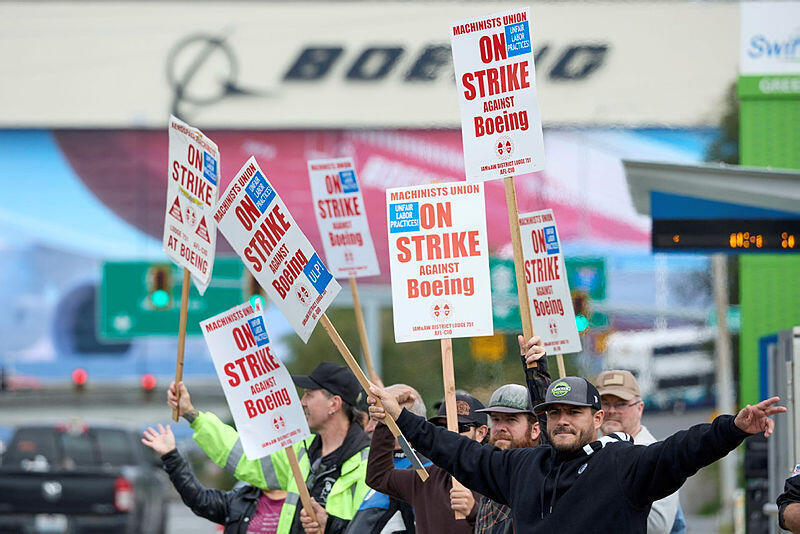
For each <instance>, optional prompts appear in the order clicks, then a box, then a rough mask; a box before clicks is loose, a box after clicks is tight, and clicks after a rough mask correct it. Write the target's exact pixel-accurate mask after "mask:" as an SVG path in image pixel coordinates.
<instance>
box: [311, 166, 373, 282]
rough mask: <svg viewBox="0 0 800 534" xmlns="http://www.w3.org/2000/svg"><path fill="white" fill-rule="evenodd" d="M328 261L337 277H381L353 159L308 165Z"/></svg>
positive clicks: (315, 207)
mask: <svg viewBox="0 0 800 534" xmlns="http://www.w3.org/2000/svg"><path fill="white" fill-rule="evenodd" d="M308 177H309V179H310V181H311V195H312V197H313V199H314V214H315V215H316V217H317V226H318V227H319V233H320V235H321V236H322V244H323V246H324V247H325V258H326V260H327V263H328V266H329V267H330V269H331V272H332V273H333V275H334V276H335V277H337V278H343V277H345V278H349V277H353V278H359V277H362V276H375V275H378V274H380V268H379V267H378V258H377V256H376V255H375V247H374V246H373V244H372V236H371V235H370V232H369V223H368V222H367V213H366V211H365V210H364V199H363V198H362V196H361V189H360V188H359V185H358V178H357V177H356V172H355V165H354V164H353V159H352V158H337V159H323V160H314V161H309V162H308Z"/></svg>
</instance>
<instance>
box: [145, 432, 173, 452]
mask: <svg viewBox="0 0 800 534" xmlns="http://www.w3.org/2000/svg"><path fill="white" fill-rule="evenodd" d="M142 434H143V435H144V437H143V438H142V443H144V444H145V445H147V446H148V447H150V448H151V449H153V450H154V451H156V452H157V453H158V454H160V455H161V456H164V455H165V454H167V453H168V452H171V451H173V450H175V436H174V435H173V434H172V429H171V428H170V427H169V425H167V428H164V427H163V426H162V425H158V432H156V430H155V429H153V427H151V426H149V427H147V430H145V431H144V432H143V433H142Z"/></svg>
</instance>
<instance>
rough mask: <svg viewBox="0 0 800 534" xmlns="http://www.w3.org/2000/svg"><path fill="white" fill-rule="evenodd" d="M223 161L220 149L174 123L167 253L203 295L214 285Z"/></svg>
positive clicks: (166, 218) (171, 125) (172, 120)
mask: <svg viewBox="0 0 800 534" xmlns="http://www.w3.org/2000/svg"><path fill="white" fill-rule="evenodd" d="M219 177H220V158H219V151H218V150H217V145H216V144H214V142H213V141H211V139H209V138H208V137H206V136H205V135H203V132H201V131H200V130H198V129H196V128H192V127H191V126H189V125H188V124H186V123H184V122H182V121H180V120H179V119H177V118H175V117H170V120H169V164H168V167H167V211H166V213H165V215H164V240H163V241H164V243H163V246H164V252H165V253H166V254H167V257H169V259H171V260H172V261H173V262H175V263H176V264H177V265H180V266H181V267H183V268H185V269H188V270H189V272H190V273H191V275H192V277H193V278H194V281H195V285H196V286H197V290H198V291H199V292H200V294H201V295H202V294H203V293H205V290H206V288H207V287H208V283H209V282H210V281H211V271H212V269H213V267H214V252H215V249H216V243H217V225H216V223H215V222H214V219H213V217H212V216H211V215H212V213H213V211H214V205H215V204H216V203H217V193H218V186H219Z"/></svg>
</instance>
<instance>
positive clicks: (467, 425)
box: [433, 421, 478, 434]
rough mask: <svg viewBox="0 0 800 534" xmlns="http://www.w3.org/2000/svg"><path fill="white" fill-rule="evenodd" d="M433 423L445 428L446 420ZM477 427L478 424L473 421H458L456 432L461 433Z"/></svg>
mask: <svg viewBox="0 0 800 534" xmlns="http://www.w3.org/2000/svg"><path fill="white" fill-rule="evenodd" d="M433 424H434V425H436V426H440V427H442V428H447V422H446V421H436V422H435V423H433ZM477 427H478V425H476V424H475V423H458V433H459V434H463V433H464V432H469V429H470V428H477Z"/></svg>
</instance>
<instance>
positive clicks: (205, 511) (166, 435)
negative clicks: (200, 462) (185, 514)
mask: <svg viewBox="0 0 800 534" xmlns="http://www.w3.org/2000/svg"><path fill="white" fill-rule="evenodd" d="M142 443H144V444H145V445H147V446H148V447H150V448H151V449H153V450H154V451H156V452H157V453H158V454H160V455H161V462H162V463H163V467H164V470H165V471H166V472H167V474H168V475H169V479H170V481H172V485H173V486H175V490H176V491H177V492H178V495H180V496H181V500H182V501H183V502H184V504H185V505H186V506H188V507H189V508H191V510H192V512H194V514H195V515H198V516H200V517H203V518H205V519H208V520H209V521H213V522H214V523H217V524H219V525H223V526H224V527H225V530H224V532H226V533H230V534H233V533H237V532H241V531H242V530H243V529H244V530H246V531H247V532H257V533H259V534H274V533H275V532H277V529H278V521H279V519H280V515H281V508H282V507H283V503H284V501H285V499H286V492H285V491H282V490H261V489H259V488H256V487H255V486H251V485H249V484H248V485H245V486H242V487H240V488H237V489H234V490H231V491H222V490H218V489H209V488H206V487H204V486H203V485H202V484H201V483H200V481H199V480H197V477H196V476H195V475H194V473H192V468H191V467H189V463H188V462H187V461H186V460H185V459H184V458H183V457H182V456H181V454H180V453H179V452H178V449H177V448H176V447H175V436H174V435H173V434H172V429H171V428H170V427H169V425H167V427H166V428H164V427H163V426H161V425H158V430H155V429H154V428H152V427H148V429H147V430H145V431H144V437H143V438H142Z"/></svg>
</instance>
